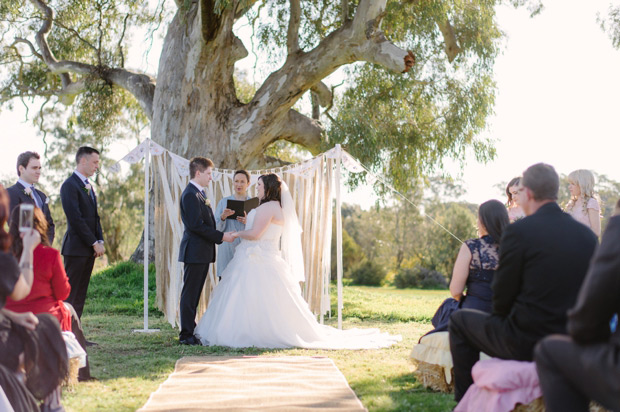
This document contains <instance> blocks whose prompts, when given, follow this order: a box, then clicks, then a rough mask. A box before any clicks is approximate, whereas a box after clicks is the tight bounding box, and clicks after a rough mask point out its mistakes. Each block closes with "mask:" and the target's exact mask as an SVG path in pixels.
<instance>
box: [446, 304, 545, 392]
mask: <svg viewBox="0 0 620 412" xmlns="http://www.w3.org/2000/svg"><path fill="white" fill-rule="evenodd" d="M448 332H449V337H450V352H451V353H452V362H453V364H454V399H456V401H457V402H458V401H460V400H461V399H462V398H463V396H464V395H465V392H467V389H468V388H469V387H470V385H471V384H472V383H474V381H473V379H472V376H471V369H472V368H473V367H474V364H475V363H476V362H478V360H479V359H480V352H484V353H486V354H487V355H489V356H491V357H494V358H500V359H512V360H524V361H527V360H529V361H531V360H532V350H533V347H534V344H533V343H529V344H528V343H524V342H525V340H524V339H523V336H515V333H514V332H512V331H511V330H510V328H509V327H508V325H507V322H506V321H505V320H504V319H503V318H500V317H497V316H491V315H490V314H488V313H486V312H482V311H479V310H475V309H460V310H457V311H456V312H454V313H453V314H452V316H450V323H449V325H448Z"/></svg>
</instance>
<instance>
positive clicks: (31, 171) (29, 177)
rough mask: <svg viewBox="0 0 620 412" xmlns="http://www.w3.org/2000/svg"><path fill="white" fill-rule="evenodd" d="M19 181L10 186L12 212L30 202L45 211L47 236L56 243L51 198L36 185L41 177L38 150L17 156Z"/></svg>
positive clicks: (51, 241)
mask: <svg viewBox="0 0 620 412" xmlns="http://www.w3.org/2000/svg"><path fill="white" fill-rule="evenodd" d="M17 176H18V177H19V179H17V183H15V184H14V185H13V186H11V187H9V188H8V189H7V191H8V192H9V197H10V199H11V203H10V209H11V212H12V211H13V209H15V208H16V207H17V206H19V205H20V204H22V203H30V204H33V205H34V206H36V207H38V208H39V209H41V210H42V211H43V214H44V215H45V219H46V220H47V238H48V239H49V242H50V245H51V244H52V243H54V233H55V227H54V219H52V214H51V212H50V208H49V205H48V203H49V199H48V197H47V196H46V195H45V193H43V192H42V191H40V190H39V189H37V188H36V187H35V186H34V185H35V183H38V182H39V178H40V177H41V158H40V157H39V154H38V153H36V152H24V153H22V154H20V155H19V156H17Z"/></svg>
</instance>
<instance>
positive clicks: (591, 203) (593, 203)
mask: <svg viewBox="0 0 620 412" xmlns="http://www.w3.org/2000/svg"><path fill="white" fill-rule="evenodd" d="M569 207H570V206H569ZM587 209H594V210H596V211H597V212H598V213H600V210H601V207H600V206H599V204H598V200H596V199H595V198H593V197H591V198H590V199H588V203H587V205H586V211H584V210H583V198H582V197H580V198H579V199H577V200H576V201H575V203H574V204H573V207H572V208H570V209H569V208H567V210H566V213H568V214H569V215H571V216H572V217H573V218H574V219H575V220H576V221H577V222H581V223H583V224H584V225H586V226H587V227H589V228H590V229H592V227H591V226H590V218H589V217H588V211H587Z"/></svg>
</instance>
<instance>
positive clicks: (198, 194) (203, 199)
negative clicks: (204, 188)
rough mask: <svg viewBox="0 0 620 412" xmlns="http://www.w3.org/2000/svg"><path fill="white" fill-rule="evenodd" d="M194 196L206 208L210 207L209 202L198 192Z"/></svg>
mask: <svg viewBox="0 0 620 412" xmlns="http://www.w3.org/2000/svg"><path fill="white" fill-rule="evenodd" d="M196 196H197V197H198V199H200V201H201V202H204V204H205V205H206V206H209V207H211V201H210V200H209V199H207V198H206V197H204V196H203V195H202V193H200V192H198V193H196Z"/></svg>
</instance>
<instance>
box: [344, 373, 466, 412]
mask: <svg viewBox="0 0 620 412" xmlns="http://www.w3.org/2000/svg"><path fill="white" fill-rule="evenodd" d="M351 387H352V388H353V389H354V390H355V392H356V393H357V395H358V396H359V397H360V398H361V399H362V402H364V406H366V407H367V408H369V409H372V410H373V411H425V412H447V411H452V409H453V408H454V407H455V406H456V402H455V401H454V395H453V394H452V393H441V392H435V391H432V390H430V389H427V388H425V387H423V386H422V385H421V384H420V383H419V382H418V381H417V380H416V378H415V375H414V374H413V373H405V374H401V375H396V376H392V377H390V378H388V379H386V382H385V384H383V385H377V381H376V379H372V378H370V379H362V380H357V381H356V382H355V383H354V384H353V383H352V384H351ZM386 388H389V389H388V390H387V391H386ZM382 395H383V396H387V397H388V398H389V399H387V400H385V399H384V400H383V401H382V400H381V398H380V397H381V396H382ZM367 399H370V401H369V402H368V401H367ZM374 399H377V400H376V401H373V400H374Z"/></svg>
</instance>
